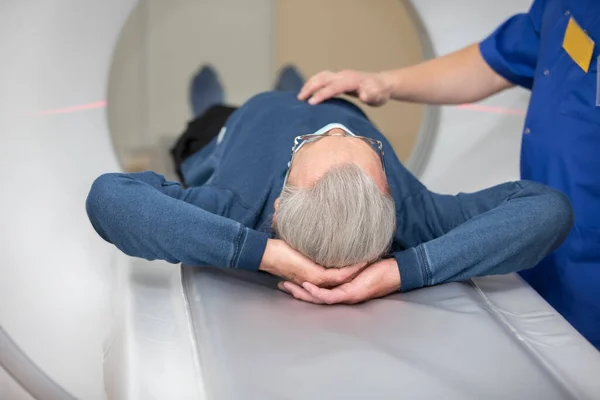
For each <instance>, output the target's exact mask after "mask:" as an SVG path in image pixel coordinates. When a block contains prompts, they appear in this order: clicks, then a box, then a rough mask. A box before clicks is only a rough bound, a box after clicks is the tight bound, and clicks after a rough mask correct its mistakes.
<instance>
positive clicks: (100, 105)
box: [25, 100, 108, 117]
mask: <svg viewBox="0 0 600 400" xmlns="http://www.w3.org/2000/svg"><path fill="white" fill-rule="evenodd" d="M107 105H108V102H107V101H106V100H102V101H96V102H93V103H88V104H78V105H75V106H69V107H62V108H54V109H50V110H40V111H36V112H33V113H29V114H25V116H26V117H39V116H43V115H56V114H69V113H73V112H78V111H86V110H93V109H96V108H104V107H106V106H107Z"/></svg>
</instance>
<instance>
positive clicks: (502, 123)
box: [412, 0, 531, 193]
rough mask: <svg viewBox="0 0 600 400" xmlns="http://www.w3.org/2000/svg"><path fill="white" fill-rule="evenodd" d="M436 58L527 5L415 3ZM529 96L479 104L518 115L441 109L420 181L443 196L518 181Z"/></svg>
mask: <svg viewBox="0 0 600 400" xmlns="http://www.w3.org/2000/svg"><path fill="white" fill-rule="evenodd" d="M412 3H413V5H414V7H415V8H416V10H417V11H418V13H419V15H420V17H421V19H422V20H423V23H424V25H425V26H426V28H427V31H428V33H429V35H430V36H431V38H432V42H433V47H434V51H435V53H436V54H437V55H442V54H447V53H450V52H452V51H454V50H458V49H460V48H462V47H464V46H467V45H469V44H471V43H474V42H477V41H481V40H482V39H483V38H485V37H486V36H487V35H489V34H490V33H491V32H492V31H493V29H495V27H497V26H498V25H499V24H500V23H501V22H503V21H504V20H505V19H506V18H508V17H509V16H511V15H513V14H515V13H518V12H524V11H527V9H528V7H529V5H530V4H531V1H530V0H506V1H469V0H455V1H439V0H415V1H413V2H412ZM528 102H529V93H528V92H526V91H525V90H522V89H511V90H508V91H506V92H504V93H501V94H499V95H496V96H493V97H491V98H490V99H488V100H485V101H484V102H483V104H484V105H487V106H492V107H499V108H501V109H506V110H511V111H515V110H516V111H521V112H522V113H523V115H509V114H502V113H495V112H489V111H474V110H471V109H461V108H458V107H452V106H448V107H442V109H441V115H440V121H439V130H438V132H437V138H436V144H435V146H434V148H433V151H432V154H431V159H430V163H429V165H428V166H427V168H426V170H425V172H424V173H423V175H422V176H421V179H422V180H423V181H424V182H425V183H426V184H427V185H428V186H429V187H430V188H431V189H432V190H436V191H439V192H444V193H456V192H459V191H467V192H468V191H474V190H479V189H482V188H485V187H488V186H491V185H493V184H496V183H500V182H502V181H506V180H514V179H518V177H519V155H520V147H521V133H522V129H523V120H524V113H525V110H526V108H527V104H528Z"/></svg>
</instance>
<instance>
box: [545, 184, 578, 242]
mask: <svg viewBox="0 0 600 400" xmlns="http://www.w3.org/2000/svg"><path fill="white" fill-rule="evenodd" d="M545 192H546V193H545V194H544V199H545V210H546V211H547V216H546V221H545V224H544V225H545V226H546V229H548V230H549V231H550V232H549V233H552V236H553V237H554V239H555V243H554V246H553V247H554V248H557V247H558V246H560V245H561V243H562V242H563V241H564V240H565V239H566V238H567V236H568V235H569V232H570V231H571V228H573V224H574V222H575V214H574V212H573V207H572V206H571V202H570V201H569V198H568V197H567V195H565V194H564V193H563V192H561V191H559V190H556V189H552V188H546V190H545Z"/></svg>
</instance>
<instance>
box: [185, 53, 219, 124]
mask: <svg viewBox="0 0 600 400" xmlns="http://www.w3.org/2000/svg"><path fill="white" fill-rule="evenodd" d="M223 101H224V93H223V87H222V86H221V83H220V82H219V76H218V75H217V72H216V71H215V70H214V68H213V67H211V66H210V65H205V66H203V67H202V68H201V69H200V71H199V72H198V73H197V74H196V76H194V78H193V79H192V82H191V85H190V105H191V107H192V112H193V114H194V117H198V116H200V115H202V114H204V113H205V112H206V111H207V110H208V109H209V108H211V107H212V106H216V105H220V104H223Z"/></svg>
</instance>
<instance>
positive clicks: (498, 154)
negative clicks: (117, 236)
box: [0, 0, 600, 400]
mask: <svg viewBox="0 0 600 400" xmlns="http://www.w3.org/2000/svg"><path fill="white" fill-rule="evenodd" d="M134 3H135V1H134V0H104V1H75V0H52V1H44V2H39V1H34V0H18V1H17V0H8V1H3V2H0V16H1V18H2V23H1V24H0V54H2V62H1V63H0V77H1V78H0V79H1V81H0V82H1V85H0V166H1V167H2V168H0V177H1V181H2V184H3V190H2V194H1V196H0V221H1V223H0V233H1V234H0V239H1V241H0V326H1V327H2V329H3V330H4V331H5V332H6V333H7V334H8V335H9V336H10V338H11V339H12V340H13V341H14V343H15V344H16V346H18V348H19V349H21V350H22V352H23V353H24V355H25V356H26V357H28V358H29V360H30V361H31V365H34V366H36V367H37V368H39V371H40V372H41V373H42V375H46V377H47V378H48V380H49V381H51V382H52V381H53V382H55V383H56V384H58V385H59V386H60V387H62V388H64V390H65V391H66V392H68V393H69V394H70V395H71V396H72V397H74V398H78V399H86V400H87V399H104V398H107V396H108V398H114V399H140V400H141V399H144V400H146V399H152V398H156V399H163V398H170V399H187V398H190V399H192V398H202V397H203V396H204V390H205V388H204V383H203V380H202V377H204V376H206V375H205V372H206V371H203V370H202V367H203V366H202V358H201V357H196V356H194V355H193V354H195V352H193V350H194V346H195V344H194V341H193V339H192V334H191V327H190V318H189V316H188V315H187V314H186V313H187V311H188V308H187V307H186V306H185V299H184V294H183V289H182V286H181V282H180V274H179V269H178V268H176V267H174V266H171V265H164V264H162V263H146V262H143V261H135V262H132V260H131V259H130V258H128V257H125V256H123V255H122V254H121V253H119V252H118V251H116V250H115V249H114V248H113V247H111V246H109V245H107V244H106V243H104V242H102V241H101V240H100V239H99V238H98V237H97V235H96V234H95V232H94V231H93V230H92V228H91V227H90V225H89V223H88V221H87V218H86V216H85V210H84V200H85V196H86V194H87V190H88V189H89V186H90V184H91V182H92V180H93V179H94V178H95V177H96V176H98V175H99V174H101V173H103V172H106V171H114V170H118V169H119V166H118V163H117V160H116V158H115V156H114V151H113V148H112V144H111V142H110V135H109V132H108V128H107V123H106V115H105V109H104V105H105V98H106V90H107V79H108V72H109V68H110V62H111V55H112V52H113V49H114V46H115V43H116V41H117V37H118V34H119V32H120V30H121V28H122V26H123V24H124V23H125V21H126V18H127V16H128V15H129V13H130V12H131V10H132V8H133V6H134ZM528 3H529V2H528V1H526V0H512V1H505V2H496V1H492V0H487V1H474V0H471V1H468V0H460V1H454V2H447V1H442V0H419V1H418V2H417V1H415V2H414V7H415V9H416V11H417V13H418V14H419V16H420V18H421V20H422V22H423V25H424V27H425V30H426V31H427V33H428V35H429V37H430V39H431V41H432V43H433V46H434V50H435V52H436V54H442V53H447V52H449V51H451V50H454V49H456V48H459V47H461V46H463V45H466V44H468V43H470V42H473V41H475V40H478V39H480V38H481V37H483V36H484V35H486V34H487V33H489V31H490V30H491V29H492V28H493V27H494V26H495V25H496V24H497V23H499V22H500V21H501V20H502V19H503V18H504V17H505V16H507V15H510V14H512V13H514V12H517V11H522V10H525V9H526V8H527V6H528ZM451 13H452V17H450V18H449V14H451ZM450 32H451V34H449V33H450ZM526 104H527V96H526V95H525V94H524V93H523V92H521V91H509V92H507V93H505V94H502V95H500V96H496V97H495V98H493V99H490V100H489V101H488V102H487V103H486V106H487V107H486V106H483V107H474V108H458V107H447V108H442V110H441V116H440V121H439V125H438V131H437V142H436V144H435V146H434V148H433V151H432V154H431V158H430V162H429V164H428V165H427V167H426V169H425V172H424V174H423V176H422V178H423V179H424V180H425V182H426V183H427V184H429V185H430V187H431V188H432V189H434V190H440V191H445V192H455V191H458V190H473V189H478V188H480V187H483V186H487V185H490V184H493V183H496V182H498V181H500V180H505V179H513V178H515V177H516V176H517V160H518V147H519V137H520V130H521V125H522V115H521V113H522V111H523V110H524V109H525V107H526ZM507 110H508V112H506V111H507ZM511 110H512V111H511ZM481 111H483V112H481ZM511 279H515V278H514V277H513V278H511ZM483 282H484V284H487V285H488V286H494V284H495V282H498V280H487V281H486V280H484V281H483ZM485 282H488V283H485ZM481 287H483V288H484V289H482V290H486V289H485V285H484V286H481ZM500 287H503V286H502V285H500ZM487 290H488V291H489V292H490V293H491V295H493V296H496V297H497V299H496V300H497V301H509V302H510V299H511V297H510V295H511V293H512V294H514V291H513V290H511V291H506V290H494V288H493V287H492V288H491V289H490V288H489V287H488V288H487ZM514 290H518V291H519V292H522V296H523V297H521V296H519V297H517V298H519V299H527V301H526V302H525V303H526V304H525V305H527V304H531V305H535V309H536V310H538V311H536V312H539V310H545V311H544V312H543V313H541V314H540V318H550V319H551V320H552V321H558V322H557V323H558V326H559V328H560V329H559V331H560V335H559V336H558V339H556V340H553V339H552V337H550V338H548V337H545V336H544V332H535V330H534V331H533V332H530V333H531V335H533V336H534V338H533V339H534V340H527V339H528V338H527V337H523V336H521V337H520V338H519V340H523V341H524V342H527V343H530V344H531V346H533V348H534V350H535V351H537V352H541V353H543V354H546V355H545V356H544V357H545V359H546V360H551V362H550V361H549V363H550V364H549V365H551V366H552V368H554V369H555V370H556V371H558V372H557V373H556V375H557V376H563V377H565V378H564V380H566V381H567V383H565V384H563V386H562V387H568V388H574V389H573V390H572V391H569V393H570V394H573V393H575V394H574V397H577V398H593V396H594V395H595V394H597V393H598V386H597V383H596V382H592V380H591V378H590V375H586V373H587V374H589V373H591V372H593V371H595V370H596V367H598V365H600V361H598V360H597V357H596V355H595V353H594V352H593V350H592V348H591V346H589V345H587V343H585V342H584V341H583V339H581V337H579V336H578V334H577V333H575V332H574V331H573V330H572V329H571V328H570V327H569V326H568V325H565V323H564V321H563V322H560V321H562V320H561V319H560V317H559V316H557V315H556V313H554V312H553V310H551V309H550V308H549V307H548V306H547V305H546V304H545V303H544V302H543V301H541V300H540V299H539V298H538V297H535V294H533V293H532V292H531V290H530V289H529V288H528V287H526V286H524V285H522V284H521V283H519V284H518V285H517V286H516V289H514ZM434 292H435V291H434ZM536 299H537V300H536ZM111 301H112V303H111ZM536 302H537V303H536ZM111 304H112V306H111ZM519 315H520V314H518V313H517V314H506V315H505V316H506V318H507V319H509V320H510V319H511V318H512V319H516V321H513V322H514V323H512V324H510V326H513V327H514V326H519V324H521V325H523V326H521V328H519V329H521V330H523V329H524V330H527V329H528V328H530V327H529V326H528V325H527V323H528V322H527V321H528V320H527V319H524V320H521V318H519ZM561 324H562V325H561ZM535 327H536V329H537V328H539V327H540V325H535ZM544 329H548V330H547V332H552V331H553V330H552V329H550V328H548V327H546V328H544ZM561 338H562V339H561ZM105 352H106V354H105ZM9 353H10V352H9V349H8V347H6V345H5V343H2V344H0V363H2V361H1V360H2V359H3V357H4V358H6V357H7V356H8V355H9ZM548 354H550V355H548ZM105 358H106V360H105ZM552 360H553V361H552ZM575 360H576V361H577V362H575ZM103 364H104V365H103ZM582 365H583V366H584V368H585V370H579V369H578V368H581V366H582ZM565 366H566V367H568V368H570V369H571V373H570V374H569V371H563V370H564V369H565V368H566V367H565ZM103 370H104V371H103ZM19 373H21V375H19ZM26 373H27V370H26V369H25V370H19V371H15V370H9V368H8V364H4V365H3V368H0V399H2V400H4V399H5V398H6V399H10V400H13V399H28V398H31V394H33V395H34V396H35V397H37V398H64V397H60V395H59V394H56V393H58V392H53V393H55V394H54V395H52V393H50V392H44V391H43V390H41V388H42V389H43V387H42V386H40V385H42V383H40V381H31V380H30V381H28V380H27V379H24V378H23V376H24V375H23V374H26ZM31 376H33V375H32V374H30V377H31ZM28 385H31V386H29V387H28ZM21 386H23V387H21ZM34 386H36V387H34ZM36 388H37V389H36ZM24 389H25V390H24ZM27 392H29V394H28V393H27ZM53 396H54V397H53ZM167 396H169V397H167ZM174 396H175V397H174Z"/></svg>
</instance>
